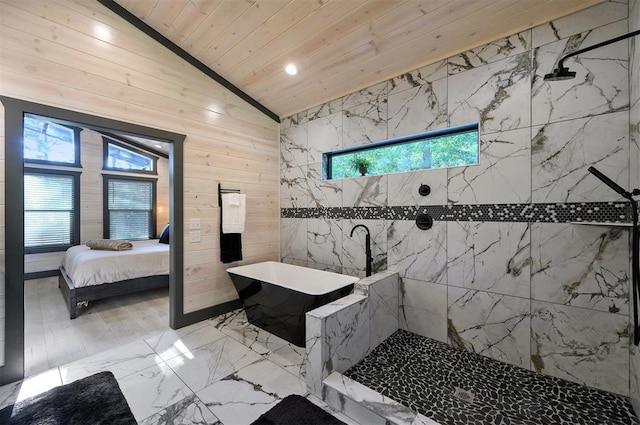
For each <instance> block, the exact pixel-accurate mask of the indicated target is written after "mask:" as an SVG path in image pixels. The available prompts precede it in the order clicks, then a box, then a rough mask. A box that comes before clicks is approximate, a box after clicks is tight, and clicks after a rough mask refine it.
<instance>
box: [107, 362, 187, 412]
mask: <svg viewBox="0 0 640 425" xmlns="http://www.w3.org/2000/svg"><path fill="white" fill-rule="evenodd" d="M118 384H119V385H120V389H121V390H122V394H124V396H125V398H126V399H127V403H128V404H129V407H130V408H131V412H132V413H133V416H134V417H135V418H136V421H138V422H140V421H142V420H143V419H145V418H148V417H149V416H151V415H154V414H156V413H158V412H160V411H161V410H163V409H164V408H165V407H166V406H170V405H172V404H174V403H177V402H179V401H181V400H183V399H184V398H185V397H188V396H190V395H192V394H193V392H192V391H191V390H190V389H189V388H188V387H187V386H186V385H185V384H184V382H183V381H182V380H180V378H178V376H177V375H176V374H175V373H174V372H173V371H172V370H171V369H170V368H169V367H168V366H167V365H166V364H165V363H163V362H159V363H158V364H157V365H154V366H151V367H149V368H147V369H144V370H142V371H140V372H136V373H134V374H131V375H128V376H126V377H124V378H121V379H118Z"/></svg>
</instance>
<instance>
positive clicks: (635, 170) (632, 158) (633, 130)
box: [628, 43, 640, 190]
mask: <svg viewBox="0 0 640 425" xmlns="http://www.w3.org/2000/svg"><path fill="white" fill-rule="evenodd" d="M638 44H639V45H640V43H638ZM639 56H640V55H639ZM629 119H630V125H629V189H631V190H632V189H640V101H639V102H636V103H635V105H633V107H632V108H631V110H630V111H629ZM629 189H628V190H629Z"/></svg>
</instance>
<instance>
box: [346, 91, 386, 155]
mask: <svg viewBox="0 0 640 425" xmlns="http://www.w3.org/2000/svg"><path fill="white" fill-rule="evenodd" d="M386 139H387V103H386V102H384V103H382V102H377V101H376V102H371V103H363V104H361V105H358V106H353V107H347V106H345V109H344V110H343V111H342V145H343V146H344V147H345V148H346V147H350V146H361V145H366V144H368V143H372V142H379V141H382V140H386Z"/></svg>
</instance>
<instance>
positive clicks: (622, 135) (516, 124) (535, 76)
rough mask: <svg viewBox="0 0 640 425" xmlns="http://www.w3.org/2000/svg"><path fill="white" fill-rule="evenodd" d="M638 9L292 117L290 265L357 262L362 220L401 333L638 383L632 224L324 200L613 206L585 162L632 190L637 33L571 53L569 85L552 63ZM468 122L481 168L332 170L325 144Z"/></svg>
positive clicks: (559, 25) (613, 381)
mask: <svg viewBox="0 0 640 425" xmlns="http://www.w3.org/2000/svg"><path fill="white" fill-rule="evenodd" d="M630 7H631V11H632V13H633V10H636V14H637V7H638V6H637V4H636V5H635V6H632V5H629V4H628V2H626V1H610V2H605V3H602V4H600V5H597V6H594V7H592V8H590V9H587V10H585V11H582V12H579V13H577V14H574V15H571V16H568V17H565V18H562V19H558V20H556V21H554V22H552V23H549V24H546V25H541V26H539V27H536V28H533V29H532V30H527V31H524V32H521V33H518V34H514V35H513V36H510V37H507V38H504V39H502V40H497V41H496V42H494V43H491V44H488V45H486V46H483V47H481V48H477V49H474V50H473V51H469V52H466V53H463V54H460V55H457V56H454V57H451V58H449V59H447V60H444V61H441V62H438V63H435V64H431V65H428V66H425V67H423V68H421V69H418V70H415V71H413V72H410V73H407V74H404V75H400V76H398V77H396V78H393V79H391V80H388V81H385V82H383V83H380V84H377V85H375V86H373V87H369V88H367V89H364V90H362V91H359V92H356V93H352V94H350V95H347V96H344V97H343V98H340V99H336V100H334V101H332V102H328V103H326V104H324V105H321V106H319V107H316V108H312V109H310V110H308V111H304V112H302V113H299V114H296V115H295V116H292V117H289V118H287V119H284V120H283V122H282V126H281V208H282V209H283V210H282V219H281V223H282V229H281V257H282V261H285V262H289V263H295V264H301V265H306V266H309V267H315V268H321V269H329V270H335V271H340V272H343V273H346V274H358V275H362V273H363V269H364V253H363V235H362V234H358V235H357V236H354V238H351V237H349V232H350V230H351V228H352V227H353V226H354V225H355V224H359V223H364V224H366V225H367V226H369V228H370V229H371V231H372V236H373V244H374V247H373V250H374V257H375V266H376V268H377V269H385V268H388V269H390V270H395V271H398V272H399V273H400V276H401V278H402V283H401V294H400V297H401V309H400V313H399V314H400V323H401V326H402V327H403V328H405V329H408V330H410V331H412V332H415V333H418V334H422V335H425V336H429V337H432V338H435V339H438V340H441V341H449V343H451V344H455V345H458V346H460V347H464V348H466V349H468V350H471V351H475V352H478V353H480V354H482V355H485V356H488V357H492V358H495V359H499V360H502V361H505V362H508V363H512V364H516V365H519V366H522V367H524V368H528V369H532V370H536V369H537V370H539V371H540V372H542V373H546V374H549V375H553V376H557V377H560V378H565V379H569V380H572V381H576V382H580V383H583V384H586V385H589V386H592V387H596V388H601V389H604V390H607V391H612V392H616V393H619V394H624V395H628V394H629V366H630V354H629V332H630V328H629V298H628V291H629V281H630V279H629V233H630V232H629V230H625V229H622V228H613V227H595V226H584V225H574V224H570V223H538V222H536V217H535V216H532V218H530V219H528V220H519V219H516V218H514V217H511V216H509V209H508V208H509V207H500V208H497V209H496V211H500V212H501V213H504V212H505V211H506V214H505V215H504V216H502V218H503V219H502V220H498V221H493V220H495V217H491V218H490V220H483V219H482V217H483V216H475V217H471V220H469V221H466V220H465V221H454V220H452V221H437V222H436V223H435V224H434V227H433V228H432V229H431V230H429V231H420V230H418V229H417V228H416V226H415V224H414V223H413V222H412V221H410V220H396V219H393V220H390V219H386V218H384V216H381V217H377V218H374V219H367V220H354V219H351V218H330V217H332V216H331V215H330V214H327V210H326V208H324V207H391V206H405V207H409V206H413V207H415V206H418V205H443V206H449V205H452V206H461V205H468V206H469V207H470V208H471V209H473V210H474V211H483V210H482V209H480V208H478V206H479V205H486V204H510V205H522V204H527V205H532V206H536V205H540V204H547V203H551V204H557V205H556V207H557V208H560V209H562V208H565V207H566V208H569V209H575V208H581V207H580V205H576V203H580V202H586V203H589V202H596V201H598V202H602V201H618V200H619V198H618V196H617V194H616V193H615V192H613V191H611V190H610V189H609V188H607V187H606V186H604V185H603V184H601V183H600V182H599V181H598V180H597V179H595V178H594V177H593V176H591V175H590V174H589V173H588V172H587V168H588V167H589V166H590V165H595V166H597V167H598V168H599V169H600V170H601V171H602V172H604V173H605V174H607V175H609V176H610V177H611V178H612V179H613V180H615V181H616V182H618V183H619V184H620V185H621V186H623V187H629V186H630V160H629V157H630V149H631V148H630V137H629V128H630V125H629V124H630V119H629V116H630V114H629V112H630V105H631V104H632V103H630V92H631V91H635V99H636V102H635V109H634V114H635V115H634V117H635V118H634V119H635V120H636V121H635V122H636V139H637V115H638V112H637V97H638V96H637V87H635V88H632V89H631V90H630V88H629V76H630V72H629V42H628V41H624V42H620V43H616V44H614V45H611V46H608V47H607V48H606V49H599V50H595V51H593V52H589V53H587V54H584V55H580V56H579V57H577V58H576V59H572V60H569V61H567V64H568V65H570V66H571V68H572V70H574V71H576V72H577V73H578V77H577V78H576V79H575V80H571V81H565V82H557V83H552V84H551V83H546V82H544V81H543V80H542V76H543V75H544V74H546V73H547V72H550V71H551V70H552V69H553V67H554V65H555V62H556V61H557V60H558V59H559V57H560V56H562V54H564V53H566V52H568V51H572V50H575V49H579V48H582V47H586V46H590V45H592V44H595V43H597V42H600V41H603V40H606V39H609V38H612V37H614V36H617V35H620V34H624V33H626V32H627V31H628V29H629V24H630V21H629V19H628V16H629V12H630ZM634 22H636V24H634V25H637V18H634ZM634 60H635V62H636V64H635V65H634V67H635V70H636V71H631V73H632V74H633V75H638V74H637V55H636V58H635V59H634ZM634 72H635V74H634ZM637 79H638V78H637V77H636V78H635V80H637ZM635 80H634V81H635ZM470 122H479V123H480V131H481V148H480V149H481V154H480V165H478V166H470V167H459V168H452V169H449V170H427V171H420V172H411V173H403V174H395V175H389V176H377V177H361V178H354V179H345V180H338V181H324V180H322V179H321V175H322V169H321V154H322V152H325V151H329V150H333V149H338V148H342V147H348V146H357V145H361V144H366V143H370V142H375V141H379V140H384V139H386V138H391V137H396V136H402V135H407V134H412V133H417V132H421V131H425V130H433V129H439V128H446V127H449V126H455V125H461V124H466V123H470ZM634 149H636V150H635V151H634V152H636V153H635V154H634V155H635V158H636V159H637V157H638V154H637V146H636V148H634ZM635 168H636V169H637V168H638V167H637V164H636V165H635ZM634 173H635V174H634V176H635V179H636V181H637V180H638V179H637V173H638V171H637V170H636V171H634ZM422 183H426V184H429V185H430V186H431V188H432V194H431V195H430V196H429V197H427V198H422V197H420V196H419V195H418V194H417V189H418V187H419V185H420V184H422ZM636 186H637V185H636ZM591 207H592V206H590V205H588V204H587V205H585V208H591ZM298 208H299V210H297V209H298ZM505 208H506V209H505ZM484 211H485V212H486V210H484ZM540 214H542V215H545V214H546V215H547V216H549V215H551V216H552V215H553V213H551V212H548V211H545V208H544V207H542V210H541V211H540ZM300 217H307V218H300ZM309 217H311V218H309ZM547 218H548V217H547ZM551 218H552V219H551V221H555V220H554V219H553V217H551ZM638 363H640V361H638Z"/></svg>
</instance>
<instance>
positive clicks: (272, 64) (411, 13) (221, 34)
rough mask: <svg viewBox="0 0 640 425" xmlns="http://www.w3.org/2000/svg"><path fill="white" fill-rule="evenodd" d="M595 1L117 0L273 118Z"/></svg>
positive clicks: (571, 11) (559, 15)
mask: <svg viewBox="0 0 640 425" xmlns="http://www.w3.org/2000/svg"><path fill="white" fill-rule="evenodd" d="M600 1H602V0H368V1H367V0H116V2H117V3H118V4H120V5H121V6H123V7H124V8H126V9H127V10H128V11H129V12H131V13H133V14H134V15H136V16H137V17H138V18H140V19H141V20H142V21H144V22H145V23H147V24H148V25H150V26H151V27H152V28H154V29H155V30H156V31H158V32H160V33H161V34H162V35H164V36H165V37H167V38H168V39H169V40H171V41H172V42H173V43H175V44H177V45H178V46H180V47H181V48H182V49H184V50H185V51H186V52H188V53H189V54H191V55H192V56H194V57H195V58H197V59H198V60H199V61H201V62H202V63H204V64H205V65H207V66H208V67H209V68H211V69H213V70H214V71H215V72H217V73H218V74H220V75H222V76H223V77H224V78H226V79H227V80H229V81H230V82H231V83H232V84H234V85H236V86H237V87H238V88H240V89H241V90H243V91H244V92H245V93H247V94H248V95H249V96H251V97H253V98H254V99H256V100H257V101H259V102H260V103H262V104H263V105H264V106H266V107H267V108H269V109H271V110H272V111H273V112H275V113H276V114H278V115H279V116H280V117H285V116H289V115H291V114H293V113H296V112H299V111H302V110H305V109H308V108H310V107H312V106H315V105H319V104H321V103H323V102H326V101H328V100H332V99H336V98H338V97H340V96H343V95H345V94H347V93H351V92H354V91H356V90H359V89H361V88H364V87H368V86H370V85H373V84H375V83H378V82H381V81H384V80H386V79H388V78H391V77H393V76H396V75H400V74H402V73H404V72H407V71H411V70H414V69H416V68H419V67H421V66H424V65H427V64H429V63H433V62H435V61H437V60H440V59H444V58H447V57H449V56H452V55H454V54H457V53H460V52H463V51H466V50H469V49H471V48H474V47H477V46H480V45H483V44H486V43H488V42H491V41H494V40H497V39H499V38H502V37H504V36H507V35H511V34H514V33H516V32H519V31H522V30H525V29H528V28H531V27H533V26H536V25H539V24H541V23H544V22H548V21H550V20H553V19H556V18H558V17H561V16H565V15H568V14H570V13H573V12H575V11H578V10H581V9H584V8H586V7H589V6H591V5H593V4H596V3H599V2H600ZM289 63H294V64H295V65H296V66H297V68H298V74H297V75H295V76H289V75H288V74H286V73H285V72H284V68H285V66H286V65H287V64H289Z"/></svg>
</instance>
